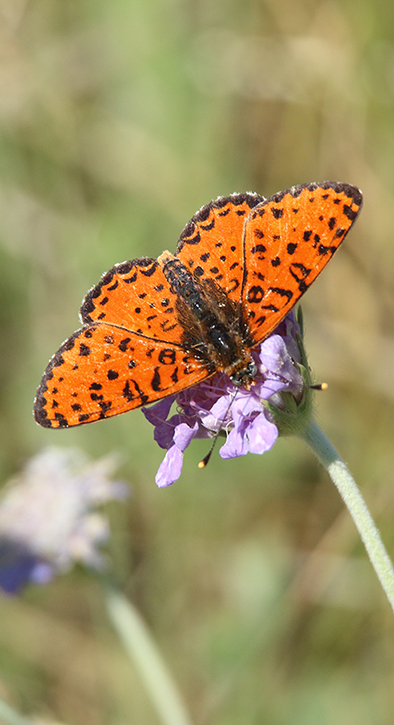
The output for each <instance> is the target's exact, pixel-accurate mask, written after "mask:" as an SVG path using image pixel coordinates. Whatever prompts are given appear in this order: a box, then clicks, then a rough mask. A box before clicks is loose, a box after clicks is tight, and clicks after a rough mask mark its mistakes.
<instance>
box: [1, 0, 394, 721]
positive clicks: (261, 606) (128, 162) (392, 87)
mask: <svg viewBox="0 0 394 725" xmlns="http://www.w3.org/2000/svg"><path fill="white" fill-rule="evenodd" d="M393 129H394V9H393V7H392V6H391V5H390V3H386V2H384V1H383V0H361V2H358V3H352V2H348V1H346V2H342V3H338V2H336V1H335V0H299V1H297V2H294V0H246V2H243V1H242V0H225V2H220V0H189V1H188V2H186V0H128V1H127V0H111V2H104V0H78V2H72V1H71V0H31V1H29V0H0V264H1V270H2V274H1V287H0V324H1V328H2V329H1V339H2V354H1V362H0V373H1V382H2V388H1V394H0V402H1V412H0V471H1V475H2V480H3V481H5V480H6V478H7V477H8V476H9V475H11V474H12V473H14V472H15V471H17V470H18V469H19V468H20V466H21V464H22V462H23V461H24V460H25V459H26V458H27V457H28V456H30V455H32V454H34V453H36V452H37V451H38V450H39V449H40V448H41V447H43V446H46V445H49V444H51V443H54V444H56V445H63V446H66V447H67V446H74V445H77V446H79V447H83V448H85V449H86V450H87V452H88V453H89V454H90V455H101V454H103V453H107V452H109V451H112V450H118V451H120V452H121V454H122V455H123V461H124V465H123V474H124V477H125V478H126V479H127V480H129V481H130V483H131V485H132V490H133V497H132V500H131V502H130V503H127V504H124V505H123V506H120V505H119V506H113V507H111V511H110V513H111V516H112V523H113V540H112V542H111V552H110V553H111V557H112V559H113V562H114V570H115V575H116V577H117V578H118V579H119V580H120V581H121V582H122V584H123V586H124V588H125V590H126V591H127V593H128V594H129V596H130V597H132V598H133V601H134V602H135V603H136V604H137V605H138V606H139V607H140V609H141V611H142V613H143V615H144V616H145V618H146V619H147V621H148V622H149V624H150V626H151V628H152V631H153V634H154V635H155V637H156V638H157V641H158V643H159V645H160V647H161V649H162V651H163V653H164V655H165V657H166V659H167V662H168V664H169V666H170V668H171V669H172V671H173V673H174V675H175V676H176V678H177V679H178V682H179V684H180V687H181V690H182V692H183V693H184V696H185V699H186V701H187V703H188V705H189V708H190V710H191V712H192V714H193V718H194V721H195V722H196V723H199V724H200V725H203V724H205V723H206V724H207V725H208V723H209V724H210V725H232V724H233V723H234V725H235V723H239V722H248V723H256V724H257V723H264V725H271V724H272V725H290V724H291V725H298V723H300V725H301V724H302V725H308V724H309V723H311V724H312V723H313V725H314V724H315V723H317V722H318V723H322V725H323V724H324V725H331V724H334V723H335V725H348V723H349V722H357V723H358V725H364V724H365V725H367V724H368V725H369V724H370V723H374V725H389V724H391V722H392V713H393V710H394V700H393V689H392V684H391V683H392V673H393V667H394V656H393V646H392V645H393V622H392V618H391V615H390V611H389V607H388V604H387V602H386V601H385V598H384V595H383V593H382V592H381V590H380V589H379V586H378V583H377V580H376V578H375V575H374V573H373V571H372V569H371V567H370V565H369V563H368V562H367V560H366V556H365V552H364V551H363V548H362V546H361V545H360V543H359V541H358V538H357V535H356V532H355V530H354V528H353V525H352V523H351V522H350V520H349V516H348V515H347V513H346V512H345V511H344V510H343V506H342V504H341V502H340V501H339V500H338V496H337V493H336V491H334V490H333V487H332V484H330V483H329V481H328V479H327V477H326V476H325V474H324V473H323V472H322V471H321V470H320V469H319V468H318V466H317V464H316V463H315V462H314V461H313V460H311V455H310V453H309V452H308V451H306V450H305V449H304V448H303V446H302V444H301V443H300V442H299V441H297V440H280V441H279V442H278V444H277V445H276V446H275V448H274V450H273V451H272V452H270V453H268V454H266V455H264V456H263V457H262V458H260V457H252V456H249V458H245V459H242V460H235V461H221V460H220V458H219V457H218V456H216V457H214V458H213V459H212V461H211V463H210V465H209V467H208V468H207V469H206V470H205V471H203V472H201V471H198V470H197V468H196V464H197V462H198V460H200V458H201V457H202V456H203V455H205V453H206V452H207V449H206V445H205V444H204V442H197V443H196V444H195V445H194V444H193V446H192V447H191V448H190V449H189V451H188V452H187V460H186V462H185V466H184V472H183V474H182V478H181V480H180V481H179V482H178V483H177V484H175V486H173V487H172V488H171V489H168V490H164V491H159V490H157V489H156V487H155V484H154V474H155V471H156V469H157V466H158V465H159V462H160V460H161V457H162V452H161V451H160V450H159V449H157V447H156V444H155V443H154V442H153V440H152V430H151V427H150V426H149V424H148V423H146V422H145V421H144V420H143V416H142V415H141V413H140V412H138V411H135V412H133V413H130V414H127V415H124V416H121V417H120V418H118V419H113V420H109V421H104V422H100V423H98V424H94V425H92V426H85V427H81V428H78V429H75V430H66V431H48V430H43V429H39V428H38V427H37V426H36V425H35V423H34V422H33V419H32V417H31V408H32V401H33V397H34V393H35V389H36V387H37V385H38V383H39V380H40V376H41V374H42V372H43V370H44V368H45V366H46V363H47V360H48V358H49V357H50V355H52V354H53V353H54V352H55V351H56V350H57V348H58V346H59V345H60V343H61V342H62V341H63V339H64V338H66V337H67V336H69V335H70V334H71V333H72V332H73V330H74V329H76V328H77V327H78V325H79V323H78V319H77V313H78V309H79V304H80V300H81V298H82V297H83V295H84V294H85V293H86V291H87V290H88V289H89V287H90V286H92V285H93V284H95V283H97V282H98V280H99V277H100V275H101V273H102V272H104V271H106V270H107V269H109V268H110V267H111V266H112V265H113V264H114V263H115V262H121V261H123V260H125V259H132V258H133V257H138V256H143V255H147V256H157V255H158V254H159V253H160V252H161V251H162V250H163V249H167V248H168V249H169V250H171V251H174V250H175V247H176V241H177V238H178V235H179V233H180V232H181V230H182V228H183V226H184V225H185V224H186V222H187V221H188V220H189V218H190V217H191V216H192V215H193V213H194V212H195V211H196V209H198V208H199V207H200V206H201V205H202V204H205V203H207V202H209V201H210V200H211V198H214V197H216V196H218V195H226V194H228V193H230V192H233V191H245V190H253V191H256V192H258V193H260V194H264V195H266V196H268V195H270V194H272V193H274V192H275V191H278V190H279V189H282V188H283V189H284V188H287V187H288V186H291V185H292V184H299V183H304V182H307V181H313V180H316V181H320V180H323V179H334V180H340V181H346V182H349V183H352V184H356V185H358V186H360V187H361V188H362V189H363V192H364V195H365V207H364V210H363V212H362V215H361V218H360V220H359V221H358V222H357V224H356V227H355V229H354V230H353V231H352V233H351V235H350V237H349V238H348V239H347V240H346V243H345V245H344V248H343V249H342V250H341V252H340V253H339V254H338V256H337V257H336V258H335V260H334V261H333V262H332V264H330V265H329V268H327V269H326V270H325V272H324V274H323V275H322V277H321V278H319V281H318V282H317V283H316V285H315V286H314V288H313V289H312V290H311V291H310V292H308V295H307V296H306V299H305V303H304V317H305V326H306V339H307V345H308V347H309V351H310V363H311V365H312V367H313V369H314V371H315V375H316V378H317V380H319V381H320V380H325V381H327V382H328V383H329V390H328V391H327V392H326V393H321V394H320V395H318V396H317V400H316V403H317V415H318V419H319V421H320V423H321V424H322V427H323V428H324V429H325V430H326V432H327V433H328V434H329V435H330V436H331V437H332V439H333V441H334V443H335V444H336V445H337V446H338V448H339V450H340V452H341V454H342V455H343V457H344V458H345V459H346V460H347V461H348V463H349V464H350V467H351V469H352V470H353V473H354V474H355V477H356V479H357V480H358V482H359V484H360V486H361V487H362V489H363V491H364V494H365V498H366V499H367V502H368V504H369V505H370V507H371V510H372V512H373V514H374V516H375V517H376V519H377V521H378V524H379V525H380V527H381V530H382V533H383V536H384V539H385V541H386V544H387V546H388V549H389V550H391V552H392V553H393V552H394V539H393V526H392V521H393V518H394V493H393V491H394V485H393V484H394V480H393V470H394V460H393V459H394V449H393V445H392V438H393V435H392V434H393V425H394V420H393V418H394V405H393V403H394V399H393V389H394V372H393V371H394V337H393V334H394V314H393V289H394V278H393V277H394V245H393V231H394V198H393V197H394V133H393ZM0 621H1V626H0V662H1V665H0V692H1V694H2V695H3V696H4V697H6V698H7V699H9V701H10V702H12V703H13V704H14V705H15V706H17V707H19V708H21V709H22V711H24V712H26V713H27V714H35V713H37V714H40V715H43V716H44V715H46V716H48V717H49V716H51V717H52V718H55V719H57V720H60V721H62V722H66V723H70V724H71V723H72V724H74V723H75V724H76V725H99V724H101V723H103V725H104V723H105V724H107V723H111V724H118V723H119V724H120V723H125V722H139V723H144V725H150V723H152V725H153V724H155V723H156V722H157V721H156V719H155V718H156V716H155V714H154V711H153V709H152V706H151V704H150V702H149V700H148V698H147V696H146V694H145V693H144V691H143V689H142V688H141V685H140V682H139V679H138V676H137V674H136V673H134V672H133V671H132V670H131V668H130V665H129V664H128V662H127V661H126V659H125V656H124V655H123V652H122V651H121V650H120V647H119V645H118V643H117V642H116V640H115V637H114V636H113V634H112V633H111V631H110V630H109V628H108V624H107V621H106V617H105V614H104V608H103V605H102V603H101V595H100V589H99V587H98V585H97V583H95V582H94V581H92V580H91V579H90V578H89V577H88V576H85V575H83V574H82V573H78V572H77V573H75V574H74V575H71V576H68V577H64V578H62V579H59V580H58V581H57V582H54V583H53V584H51V585H50V586H48V587H46V588H43V589H30V590H29V591H27V592H26V593H25V594H24V596H23V597H22V598H21V599H20V600H7V599H2V600H1V601H0Z"/></svg>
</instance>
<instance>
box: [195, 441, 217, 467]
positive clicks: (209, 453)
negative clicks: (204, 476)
mask: <svg viewBox="0 0 394 725" xmlns="http://www.w3.org/2000/svg"><path fill="white" fill-rule="evenodd" d="M218 435H219V433H216V435H215V438H214V439H213V443H212V445H211V448H210V450H209V451H208V453H207V455H206V456H204V458H203V459H202V461H200V463H199V464H198V467H199V468H205V466H207V465H208V463H209V459H210V457H211V456H212V453H213V449H214V448H215V445H216V441H217V439H218Z"/></svg>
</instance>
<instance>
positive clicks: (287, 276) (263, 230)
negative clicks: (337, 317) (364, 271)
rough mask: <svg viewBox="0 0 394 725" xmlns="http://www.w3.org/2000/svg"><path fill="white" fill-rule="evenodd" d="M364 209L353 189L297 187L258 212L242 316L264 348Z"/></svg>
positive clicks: (252, 218) (247, 237)
mask: <svg viewBox="0 0 394 725" xmlns="http://www.w3.org/2000/svg"><path fill="white" fill-rule="evenodd" d="M361 203H362V197H361V192H360V191H359V189H357V188H356V187H354V186H350V185H349V184H341V183H335V182H322V183H321V184H315V183H313V184H308V185H305V186H294V187H292V188H291V189H288V190H287V191H284V192H280V193H279V194H275V195H274V196H272V197H271V198H270V199H267V201H264V202H262V203H261V204H259V205H258V206H257V207H256V208H254V209H253V210H252V211H251V212H250V214H249V216H248V218H247V220H246V222H245V231H244V260H245V265H244V278H243V283H242V314H243V318H244V321H246V323H247V325H248V327H249V330H250V333H251V335H252V337H253V339H254V340H255V342H256V343H258V342H261V341H262V340H263V339H264V338H265V337H267V335H269V333H270V332H272V330H274V329H275V327H276V326H277V325H278V324H279V322H280V321H281V320H282V319H283V317H284V316H285V315H286V314H287V312H289V310H291V308H292V307H293V306H294V305H295V303H296V302H297V300H299V298H300V297H301V296H302V295H303V294H304V292H306V290H307V289H308V287H309V286H310V285H311V284H312V282H313V281H314V280H315V279H316V277H317V276H318V274H320V272H321V271H322V269H323V268H324V267H325V265H326V264H327V262H328V261H329V260H330V259H331V257H332V255H333V254H334V253H335V251H336V250H337V249H338V247H339V246H340V244H341V243H342V241H343V239H344V238H345V236H346V234H347V233H348V231H349V229H350V228H351V226H352V224H353V222H354V221H355V219H356V217H357V215H358V213H359V211H360V208H361Z"/></svg>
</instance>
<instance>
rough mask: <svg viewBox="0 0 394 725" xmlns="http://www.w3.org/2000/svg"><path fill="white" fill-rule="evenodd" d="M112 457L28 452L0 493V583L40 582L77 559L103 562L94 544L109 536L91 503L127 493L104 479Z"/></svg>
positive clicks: (13, 586)
mask: <svg viewBox="0 0 394 725" xmlns="http://www.w3.org/2000/svg"><path fill="white" fill-rule="evenodd" d="M115 467H116V462H115V460H114V458H113V457H111V456H107V457H105V458H101V459H100V460H98V461H95V462H87V461H86V459H85V457H84V456H83V454H82V453H81V452H79V451H76V450H72V449H68V450H64V449H63V450H62V449H59V448H49V449H47V450H45V451H43V452H42V453H39V454H38V455H36V456H35V457H34V458H32V459H31V460H30V461H29V462H28V463H27V465H26V467H25V469H24V470H23V471H22V473H21V474H20V475H19V476H18V477H16V478H15V479H13V480H11V481H10V482H9V484H8V486H7V487H6V488H5V490H4V492H3V495H2V498H1V499H0V587H1V588H2V589H3V590H4V591H5V592H7V593H10V594H14V593H16V592H17V591H18V590H19V589H20V588H22V587H23V586H24V585H26V584H27V583H28V582H33V583H35V584H45V583H46V582H48V581H50V580H51V579H52V578H53V577H54V576H55V575H56V574H60V573H64V572H66V571H68V570H69V569H70V568H71V567H72V566H73V564H74V563H76V562H80V563H82V564H85V565H86V566H89V567H92V568H94V569H99V568H101V567H102V566H103V564H104V558H103V555H102V554H101V553H100V551H99V549H98V546H99V545H100V544H103V543H104V542H106V541H107V540H108V538H109V526H108V522H107V519H106V517H105V516H104V515H103V514H102V513H99V512H97V511H96V510H95V508H96V507H97V506H99V505H101V504H103V503H105V502H107V501H110V500H111V499H123V498H125V497H126V496H127V487H126V486H125V484H123V483H121V482H112V481H110V480H109V476H111V474H112V472H113V470H114V468H115Z"/></svg>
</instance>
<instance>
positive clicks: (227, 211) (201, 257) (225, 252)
mask: <svg viewBox="0 0 394 725" xmlns="http://www.w3.org/2000/svg"><path fill="white" fill-rule="evenodd" d="M262 201H264V197H262V196H258V194H231V196H227V197H223V196H220V197H218V198H217V199H215V200H214V201H211V203H210V204H207V205H206V206H203V207H202V208H201V209H200V211H198V212H197V214H195V215H194V217H193V218H192V219H191V220H190V222H189V223H188V224H187V225H186V227H185V228H184V230H183V232H182V234H181V236H180V238H179V241H178V246H177V255H178V257H179V259H180V260H181V262H182V263H183V264H184V265H185V266H186V267H187V269H188V270H189V271H190V272H193V274H194V275H195V277H196V278H197V279H198V280H202V281H203V280H204V279H207V278H208V279H211V280H214V281H215V282H216V283H217V284H218V285H219V286H220V287H222V288H223V289H224V290H225V291H226V293H227V295H228V296H229V298H230V299H232V300H234V301H236V302H239V300H240V293H241V281H242V272H243V266H244V265H243V248H242V237H243V228H244V223H245V219H246V217H247V216H248V214H249V212H250V210H251V209H252V208H253V207H255V206H256V205H257V204H260V203H261V202H262Z"/></svg>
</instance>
